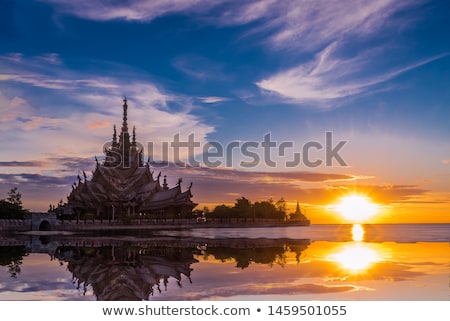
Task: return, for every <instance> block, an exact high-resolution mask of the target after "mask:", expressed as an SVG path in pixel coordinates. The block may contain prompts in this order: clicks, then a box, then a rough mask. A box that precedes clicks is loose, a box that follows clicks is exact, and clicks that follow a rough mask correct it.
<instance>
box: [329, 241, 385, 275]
mask: <svg viewBox="0 0 450 321" xmlns="http://www.w3.org/2000/svg"><path fill="white" fill-rule="evenodd" d="M329 259H331V260H332V261H335V262H337V263H338V264H339V266H340V267H341V268H343V269H345V270H348V271H350V272H352V273H361V272H363V271H365V270H367V269H368V268H369V267H371V266H372V265H373V264H374V263H376V262H378V261H380V260H381V257H380V255H379V253H378V251H376V250H375V249H374V248H371V247H370V246H367V245H366V244H364V243H352V244H348V245H345V246H344V247H343V248H342V249H341V250H340V251H338V252H336V253H334V254H332V255H330V256H329Z"/></svg>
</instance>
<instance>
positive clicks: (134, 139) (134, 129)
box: [132, 126, 136, 146]
mask: <svg viewBox="0 0 450 321" xmlns="http://www.w3.org/2000/svg"><path fill="white" fill-rule="evenodd" d="M132 144H133V146H136V126H133V141H132Z"/></svg>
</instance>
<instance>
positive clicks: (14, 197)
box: [6, 187, 22, 209]
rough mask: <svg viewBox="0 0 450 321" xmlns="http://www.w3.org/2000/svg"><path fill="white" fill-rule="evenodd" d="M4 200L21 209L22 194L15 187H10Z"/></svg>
mask: <svg viewBox="0 0 450 321" xmlns="http://www.w3.org/2000/svg"><path fill="white" fill-rule="evenodd" d="M6 200H7V201H8V202H9V203H11V204H13V205H14V206H17V207H19V208H20V209H22V194H20V193H19V191H18V189H17V187H14V188H12V189H11V190H10V191H9V192H8V198H7V199H6Z"/></svg>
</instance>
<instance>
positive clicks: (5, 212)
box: [0, 187, 28, 219]
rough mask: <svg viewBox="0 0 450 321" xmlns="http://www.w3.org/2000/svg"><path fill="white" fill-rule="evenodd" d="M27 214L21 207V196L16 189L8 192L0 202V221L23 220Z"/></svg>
mask: <svg viewBox="0 0 450 321" xmlns="http://www.w3.org/2000/svg"><path fill="white" fill-rule="evenodd" d="M27 213H28V211H27V210H24V209H23V207H22V194H20V193H19V191H18V189H17V187H14V188H12V189H11V190H10V191H9V192H8V197H7V198H6V199H1V200H0V219H23V218H24V217H25V215H26V214H27Z"/></svg>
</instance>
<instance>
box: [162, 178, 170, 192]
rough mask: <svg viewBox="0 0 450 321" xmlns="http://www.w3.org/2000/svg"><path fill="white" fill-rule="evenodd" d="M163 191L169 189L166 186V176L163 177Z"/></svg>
mask: <svg viewBox="0 0 450 321" xmlns="http://www.w3.org/2000/svg"><path fill="white" fill-rule="evenodd" d="M163 189H164V190H167V189H169V187H168V186H167V176H166V175H164V183H163Z"/></svg>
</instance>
